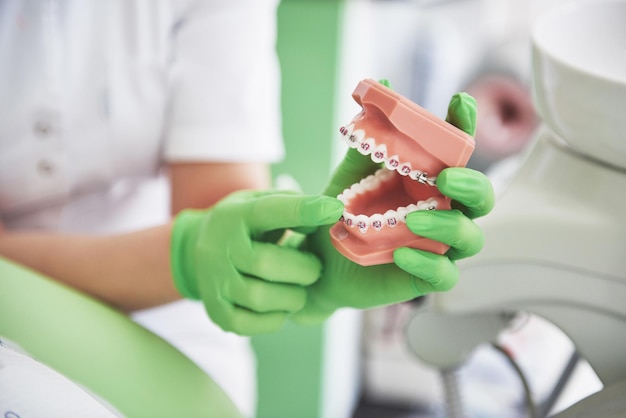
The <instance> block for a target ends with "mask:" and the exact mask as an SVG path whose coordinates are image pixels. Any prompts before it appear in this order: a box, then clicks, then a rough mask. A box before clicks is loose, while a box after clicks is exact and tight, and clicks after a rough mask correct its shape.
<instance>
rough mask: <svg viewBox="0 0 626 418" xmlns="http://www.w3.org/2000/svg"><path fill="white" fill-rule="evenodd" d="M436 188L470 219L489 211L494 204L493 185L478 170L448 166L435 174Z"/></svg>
mask: <svg viewBox="0 0 626 418" xmlns="http://www.w3.org/2000/svg"><path fill="white" fill-rule="evenodd" d="M437 188H438V189H439V191H441V193H443V194H444V195H446V196H448V197H450V198H451V199H452V200H453V202H452V204H453V207H454V208H456V209H459V210H460V211H462V212H463V213H464V214H465V215H467V216H468V217H470V218H471V219H474V218H478V217H481V216H484V215H486V214H488V213H489V212H491V210H492V209H493V206H494V204H495V200H496V198H495V193H494V191H493V186H492V185H491V182H490V181H489V179H488V178H487V176H486V175H484V174H483V173H481V172H480V171H476V170H472V169H470V168H464V167H450V168H446V169H444V170H442V171H441V172H440V173H439V175H438V176H437Z"/></svg>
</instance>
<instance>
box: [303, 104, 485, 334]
mask: <svg viewBox="0 0 626 418" xmlns="http://www.w3.org/2000/svg"><path fill="white" fill-rule="evenodd" d="M446 120H447V121H448V122H450V123H452V124H454V125H455V126H457V127H458V128H460V129H462V130H463V131H465V132H467V133H469V134H470V135H474V132H475V128H476V101H475V100H474V99H473V98H472V97H471V96H469V95H467V94H464V93H459V94H456V95H455V96H453V97H452V100H451V101H450V105H449V108H448V116H447V117H446ZM378 168H379V165H378V164H375V163H373V162H372V161H371V159H370V157H369V156H364V155H361V154H360V153H359V152H358V151H357V150H356V149H349V150H348V152H347V154H346V156H345V158H344V160H343V161H342V162H341V163H340V164H339V166H338V167H337V169H336V171H335V173H334V174H333V176H332V179H331V181H330V184H329V185H328V187H327V188H326V190H325V191H324V194H325V195H328V196H337V195H338V194H339V193H341V192H342V191H343V190H344V189H345V188H346V187H349V186H350V185H351V184H353V183H356V182H358V181H359V180H360V179H361V178H363V177H365V176H367V175H369V174H372V173H373V172H374V171H376V170H377V169H378ZM437 186H438V188H439V190H440V191H441V192H442V193H443V194H444V195H446V196H448V197H450V198H452V199H453V202H452V208H453V209H452V210H449V211H443V210H435V211H415V212H412V213H410V214H409V215H408V217H407V226H408V227H409V229H411V231H413V232H415V233H416V234H418V235H421V236H424V237H427V238H431V239H433V240H436V241H440V242H443V243H445V244H448V245H450V249H449V250H448V251H447V253H446V254H445V255H438V254H433V253H430V252H426V251H420V250H415V249H412V248H398V249H396V250H395V252H394V263H393V264H383V265H375V266H368V267H364V266H361V265H359V264H356V263H354V262H352V261H350V260H348V259H347V258H345V257H344V256H343V255H341V254H340V253H339V252H338V251H337V250H336V249H335V248H334V246H333V245H332V243H331V241H330V236H329V229H330V228H329V227H322V228H319V229H318V230H317V231H316V232H314V233H312V234H311V235H309V236H308V237H307V241H306V243H305V244H306V245H307V247H308V249H310V250H311V251H312V252H313V253H315V254H317V255H318V256H319V258H320V259H321V260H322V262H323V264H324V270H323V272H322V276H321V278H320V279H319V280H318V281H317V282H315V283H314V284H313V285H311V286H309V287H307V291H308V293H307V302H306V305H305V307H304V308H303V309H302V310H300V311H299V312H297V313H296V314H295V315H293V316H292V319H293V320H294V321H296V322H299V323H316V322H320V321H323V320H324V319H326V318H327V317H328V316H330V315H331V314H332V313H333V312H334V311H335V310H336V309H338V308H341V307H353V308H371V307H375V306H382V305H387V304H392V303H398V302H403V301H407V300H411V299H414V298H416V297H418V296H422V295H425V294H427V293H430V292H437V291H445V290H449V289H451V288H452V287H453V286H454V285H455V284H456V282H457V280H458V275H459V272H458V269H457V267H456V265H455V263H454V260H456V259H459V258H463V257H469V256H472V255H474V254H476V253H477V252H479V251H480V249H481V248H482V245H483V236H482V231H481V230H480V229H479V228H478V226H477V225H475V224H474V222H473V221H472V219H474V218H476V217H479V216H483V215H485V214H487V213H488V212H489V211H490V210H491V209H492V208H493V205H494V200H495V198H494V193H493V189H492V187H491V183H490V182H489V180H488V179H487V177H486V176H485V175H483V174H482V173H480V172H477V171H474V170H471V169H468V168H448V169H445V170H442V171H441V173H440V174H439V176H438V177H437Z"/></svg>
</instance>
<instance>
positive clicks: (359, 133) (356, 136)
mask: <svg viewBox="0 0 626 418" xmlns="http://www.w3.org/2000/svg"><path fill="white" fill-rule="evenodd" d="M346 138H347V142H348V145H350V148H358V147H359V144H360V143H361V141H363V138H365V131H364V130H363V129H357V130H356V131H354V132H352V133H351V134H350V135H348V136H347V137H346Z"/></svg>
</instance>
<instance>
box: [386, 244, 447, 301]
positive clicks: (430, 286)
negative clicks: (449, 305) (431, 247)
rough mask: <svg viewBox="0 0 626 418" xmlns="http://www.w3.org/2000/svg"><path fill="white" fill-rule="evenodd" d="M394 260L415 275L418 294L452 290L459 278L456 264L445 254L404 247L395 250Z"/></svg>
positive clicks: (414, 283) (414, 282) (414, 279)
mask: <svg viewBox="0 0 626 418" xmlns="http://www.w3.org/2000/svg"><path fill="white" fill-rule="evenodd" d="M393 260H394V262H395V263H396V265H397V266H398V267H400V268H401V269H402V270H404V271H406V272H408V273H410V274H412V275H413V276H414V277H413V285H414V286H415V289H416V291H417V293H418V295H416V296H419V295H425V294H427V293H430V292H443V291H446V290H450V289H452V288H453V287H454V285H455V284H456V282H457V281H458V280H459V269H458V268H457V266H456V264H454V261H452V260H450V259H449V258H448V257H446V256H443V255H439V254H434V253H430V252H427V251H420V250H414V249H412V248H407V247H403V248H398V249H396V250H395V251H394V253H393Z"/></svg>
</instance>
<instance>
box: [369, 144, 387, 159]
mask: <svg viewBox="0 0 626 418" xmlns="http://www.w3.org/2000/svg"><path fill="white" fill-rule="evenodd" d="M385 158H387V146H386V145H385V144H380V145H377V146H376V148H374V151H372V155H371V159H372V161H374V162H375V163H382V162H383V161H385Z"/></svg>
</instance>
